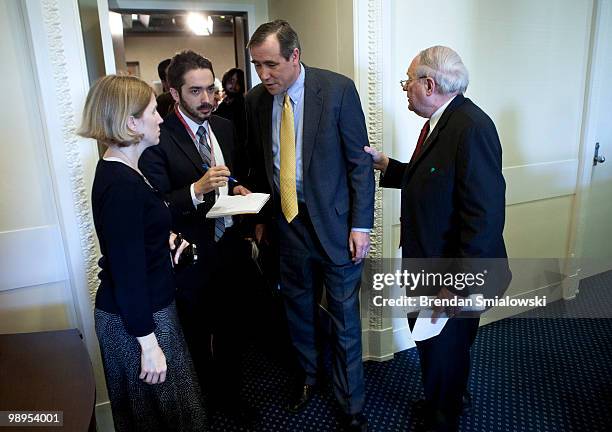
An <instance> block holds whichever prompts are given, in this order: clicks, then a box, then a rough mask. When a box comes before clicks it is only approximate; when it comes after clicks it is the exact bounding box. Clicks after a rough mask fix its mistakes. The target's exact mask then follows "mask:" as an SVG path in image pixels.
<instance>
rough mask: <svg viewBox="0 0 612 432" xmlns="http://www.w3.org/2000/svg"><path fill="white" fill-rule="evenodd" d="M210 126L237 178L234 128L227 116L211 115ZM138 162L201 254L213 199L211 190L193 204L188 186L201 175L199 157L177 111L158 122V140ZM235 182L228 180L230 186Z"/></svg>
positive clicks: (210, 235) (209, 238) (209, 233)
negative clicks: (159, 123)
mask: <svg viewBox="0 0 612 432" xmlns="http://www.w3.org/2000/svg"><path fill="white" fill-rule="evenodd" d="M210 127H211V129H212V131H213V133H214V134H215V137H216V138H217V142H218V143H219V147H221V151H222V152H223V159H224V160H225V165H226V166H227V167H228V168H229V170H230V171H231V172H232V175H233V176H234V177H236V178H240V174H239V173H237V172H234V170H233V169H232V168H233V167H234V165H235V154H234V152H235V147H234V128H233V126H232V124H231V122H230V121H229V120H226V119H224V118H221V117H217V116H214V115H213V116H211V117H210ZM138 166H139V168H140V170H141V171H142V173H143V174H144V175H145V177H146V178H147V179H148V180H149V181H150V182H151V184H152V185H153V187H155V188H156V189H157V190H159V191H160V192H161V193H162V194H163V195H164V196H165V197H166V200H167V201H168V202H169V204H170V210H171V211H172V215H173V219H174V226H176V229H178V230H179V231H180V232H181V233H182V234H183V235H184V236H185V238H186V239H187V240H188V241H190V242H194V243H196V244H197V245H198V250H199V252H200V254H205V253H206V251H208V250H209V249H212V245H213V244H214V232H215V222H214V219H206V213H207V212H208V210H210V208H211V207H212V206H213V204H214V201H215V194H214V192H210V193H208V194H206V195H205V196H204V201H205V202H204V203H203V204H200V205H198V206H197V208H195V207H194V206H193V202H192V200H191V193H190V186H191V184H192V183H194V182H195V181H197V180H199V179H200V178H201V177H202V176H203V175H204V170H203V169H202V158H201V157H200V154H199V153H198V150H197V149H196V146H195V144H194V142H193V140H192V139H191V136H190V135H189V133H188V132H187V130H186V129H185V126H183V124H182V123H181V121H180V120H179V118H178V117H177V116H176V113H174V112H172V113H170V114H169V115H168V116H167V117H166V118H165V119H164V123H162V124H161V135H160V139H159V144H158V145H156V146H152V147H149V148H148V149H146V150H145V151H144V153H143V154H142V156H141V157H140V160H139V162H138ZM232 186H234V185H233V184H231V183H230V193H231V188H232Z"/></svg>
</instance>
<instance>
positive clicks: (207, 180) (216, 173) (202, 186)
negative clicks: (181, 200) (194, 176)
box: [193, 165, 230, 199]
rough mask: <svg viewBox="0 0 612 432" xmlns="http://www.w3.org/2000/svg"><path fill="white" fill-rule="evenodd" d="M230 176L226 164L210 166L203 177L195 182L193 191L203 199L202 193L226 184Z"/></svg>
mask: <svg viewBox="0 0 612 432" xmlns="http://www.w3.org/2000/svg"><path fill="white" fill-rule="evenodd" d="M229 176H230V171H229V169H227V167H226V166H225V165H218V166H214V167H212V168H209V169H208V170H207V171H206V173H205V174H204V175H203V176H202V178H200V180H198V181H197V182H195V183H194V184H193V192H194V193H195V195H196V197H198V199H201V197H202V195H204V194H207V193H208V192H212V191H213V190H215V189H217V188H220V187H223V186H225V185H226V184H227V178H228V177H229Z"/></svg>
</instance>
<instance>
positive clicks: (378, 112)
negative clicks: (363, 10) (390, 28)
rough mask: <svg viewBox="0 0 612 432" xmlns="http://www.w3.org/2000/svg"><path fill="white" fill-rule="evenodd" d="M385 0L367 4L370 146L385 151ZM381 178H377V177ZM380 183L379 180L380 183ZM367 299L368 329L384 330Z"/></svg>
mask: <svg viewBox="0 0 612 432" xmlns="http://www.w3.org/2000/svg"><path fill="white" fill-rule="evenodd" d="M382 8H383V5H382V0H368V3H367V89H368V96H367V101H368V102H367V106H366V111H367V116H366V119H367V128H368V139H369V142H370V145H371V146H372V147H375V148H376V149H377V150H381V151H382V142H383V109H382V95H383V91H382V86H383V84H382V81H383V80H382V72H383V71H382V68H383V58H382V57H383V50H382V29H381V27H382ZM377 177H378V175H377ZM377 180H378V178H377ZM377 183H378V182H377ZM382 198H383V194H382V189H381V188H378V187H377V188H376V193H375V203H374V229H373V230H372V235H371V248H370V258H372V259H374V260H380V259H381V258H382V257H383V226H382V222H383V200H382ZM365 300H366V301H367V302H368V328H369V329H377V330H378V329H382V327H383V318H382V309H381V308H376V307H374V303H373V302H372V301H371V299H365Z"/></svg>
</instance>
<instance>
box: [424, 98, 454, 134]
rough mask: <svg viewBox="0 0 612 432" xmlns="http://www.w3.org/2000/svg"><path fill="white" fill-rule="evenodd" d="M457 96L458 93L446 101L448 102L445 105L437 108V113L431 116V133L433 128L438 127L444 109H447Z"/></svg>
mask: <svg viewBox="0 0 612 432" xmlns="http://www.w3.org/2000/svg"><path fill="white" fill-rule="evenodd" d="M456 97H457V95H455V96H453V97H452V98H450V99H449V100H448V101H446V103H445V104H444V105H442V106H441V107H440V108H438V109H437V111H436V112H435V113H433V115H432V116H431V118H430V119H429V130H430V133H431V131H432V130H434V128H435V127H436V125H437V124H438V122H439V121H440V117H442V114H444V110H445V109H446V107H447V106H448V105H449V104H450V103H451V102H452V101H453V99H455V98H456Z"/></svg>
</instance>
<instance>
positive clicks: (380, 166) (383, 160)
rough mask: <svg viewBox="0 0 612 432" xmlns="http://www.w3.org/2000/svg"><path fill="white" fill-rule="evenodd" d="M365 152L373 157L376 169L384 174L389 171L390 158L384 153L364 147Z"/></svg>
mask: <svg viewBox="0 0 612 432" xmlns="http://www.w3.org/2000/svg"><path fill="white" fill-rule="evenodd" d="M363 151H365V152H366V153H367V154H369V155H370V156H372V162H374V169H377V170H379V171H381V172H382V173H383V174H384V173H385V171H386V170H387V166H388V165H389V157H388V156H387V155H386V154H384V153H383V152H379V151H378V150H376V149H375V148H374V147H370V146H364V147H363Z"/></svg>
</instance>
